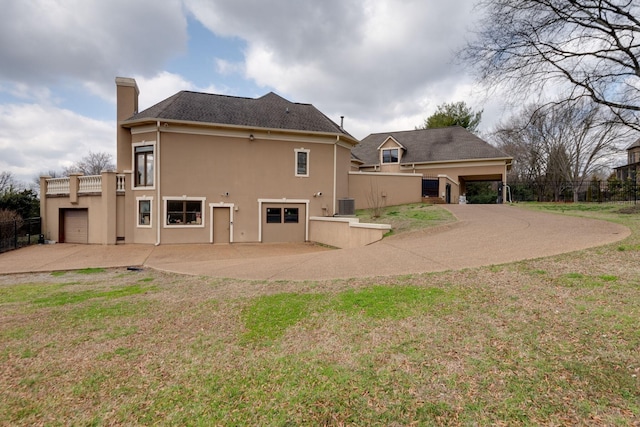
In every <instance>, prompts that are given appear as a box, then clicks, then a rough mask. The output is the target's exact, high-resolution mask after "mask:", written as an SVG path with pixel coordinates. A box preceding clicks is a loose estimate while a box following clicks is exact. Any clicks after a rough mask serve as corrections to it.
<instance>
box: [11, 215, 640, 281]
mask: <svg viewBox="0 0 640 427" xmlns="http://www.w3.org/2000/svg"><path fill="white" fill-rule="evenodd" d="M446 209H448V210H449V211H450V212H451V213H453V214H454V215H455V216H456V217H457V218H458V222H456V223H454V224H450V225H447V226H443V227H438V228H435V229H428V230H423V231H419V232H415V233H409V234H404V235H399V236H392V237H389V238H386V239H384V240H382V241H380V242H377V243H374V244H372V245H369V246H366V247H362V248H355V249H336V250H331V249H326V248H323V247H319V246H316V245H311V244H232V245H204V244H198V245H160V246H152V245H117V246H103V245H71V244H56V245H39V246H31V247H27V248H23V249H20V250H17V251H11V252H7V253H4V254H0V273H21V272H35V271H54V270H71V269H79V268H85V267H126V266H145V267H150V268H154V269H158V270H164V271H171V272H177V273H184V274H193V275H204V276H211V277H229V278H239V279H256V280H322V279H335V278H349V277H370V276H389V275H398V274H413V273H424V272H433V271H444V270H455V269H462V268H469V267H478V266H482V265H492V264H502V263H506V262H512V261H518V260H523V259H531V258H539V257H544V256H550V255H557V254H561V253H565V252H572V251H576V250H580V249H585V248H589V247H594V246H600V245H604V244H607V243H612V242H616V241H619V240H622V239H623V238H625V237H627V236H629V234H630V230H629V229H628V228H626V227H624V226H621V225H618V224H613V223H609V222H605V221H597V220H590V219H583V218H575V217H569V216H561V215H554V214H548V213H541V212H534V211H529V210H525V209H519V208H517V207H513V206H508V205H447V206H446Z"/></svg>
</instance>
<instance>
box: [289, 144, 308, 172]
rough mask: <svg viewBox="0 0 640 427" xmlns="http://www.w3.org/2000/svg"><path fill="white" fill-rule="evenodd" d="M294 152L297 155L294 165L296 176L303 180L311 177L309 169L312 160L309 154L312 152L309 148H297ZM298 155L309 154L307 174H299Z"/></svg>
mask: <svg viewBox="0 0 640 427" xmlns="http://www.w3.org/2000/svg"><path fill="white" fill-rule="evenodd" d="M293 151H294V153H295V154H294V155H295V162H294V163H295V164H294V167H295V169H294V172H295V176H298V177H302V178H308V177H309V167H310V165H309V159H310V158H311V154H309V153H311V150H309V149H308V148H295V149H294V150H293ZM298 153H306V154H307V173H305V174H301V173H298Z"/></svg>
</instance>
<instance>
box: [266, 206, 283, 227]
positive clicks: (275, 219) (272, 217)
mask: <svg viewBox="0 0 640 427" xmlns="http://www.w3.org/2000/svg"><path fill="white" fill-rule="evenodd" d="M281 222H282V209H280V208H267V224H280V223H281Z"/></svg>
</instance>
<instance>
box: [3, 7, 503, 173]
mask: <svg viewBox="0 0 640 427" xmlns="http://www.w3.org/2000/svg"><path fill="white" fill-rule="evenodd" d="M473 3H474V0H449V1H447V2H443V1H441V0H403V1H397V0H396V1H392V0H322V1H315V0H308V1H300V0H295V1H294V0H270V1H264V0H162V2H160V1H158V0H29V1H22V0H0V10H2V13H1V14H0V172H1V171H10V172H12V173H13V174H14V175H15V176H16V177H17V178H18V179H20V180H23V181H32V179H33V177H35V176H37V175H38V174H39V173H41V172H46V171H48V170H60V169H62V168H63V167H65V166H68V165H70V164H71V163H73V162H74V161H77V160H79V159H80V158H81V157H83V156H84V155H86V154H87V153H88V152H89V151H94V152H98V151H100V152H102V151H104V152H108V153H111V154H115V129H116V123H115V83H114V80H115V77H116V76H123V77H134V78H135V79H136V80H137V82H138V86H139V88H140V92H141V93H140V104H141V105H140V108H141V109H144V108H146V107H149V106H151V105H153V104H155V103H156V102H159V101H161V100H163V99H165V98H167V97H168V96H171V95H173V94H174V93H176V92H177V91H180V90H184V89H187V90H196V91H203V92H211V93H221V94H228V95H236V96H247V97H259V96H262V95H264V94H265V93H268V92H269V91H274V92H276V93H278V94H279V95H281V96H283V97H285V98H287V99H289V100H290V101H294V102H305V103H312V104H314V105H315V106H316V107H317V108H318V109H320V110H321V111H322V112H323V113H325V114H326V115H327V116H329V117H330V118H331V119H333V120H334V121H335V122H337V123H339V121H340V116H341V115H343V116H345V128H346V129H347V130H348V131H349V132H350V133H352V134H353V135H354V136H356V137H358V138H364V137H365V136H367V135H368V134H369V133H372V132H383V131H392V130H408V129H414V128H415V126H416V125H419V124H421V123H422V122H423V120H424V118H425V117H427V116H429V115H430V114H432V113H433V112H434V111H435V108H436V106H437V105H440V104H442V103H444V102H454V101H465V102H467V104H468V105H470V106H471V107H472V108H474V109H476V110H478V109H484V111H485V112H484V116H483V123H482V124H481V131H482V130H485V131H486V130H488V129H489V128H490V127H491V126H492V125H493V124H495V123H496V121H497V120H499V119H500V115H501V114H502V112H503V106H501V105H500V103H499V102H497V101H496V100H495V99H494V100H492V99H489V100H485V99H484V96H483V94H482V93H481V92H479V91H478V90H474V85H473V81H472V79H471V77H470V75H469V74H468V73H467V72H465V70H464V68H463V67H462V66H460V65H456V63H455V60H454V53H455V51H456V50H457V49H458V48H459V47H460V46H461V45H462V44H464V42H465V39H466V38H468V37H470V33H469V31H468V30H469V29H470V28H471V27H472V25H473V22H474V21H473V17H474V12H473ZM160 5H161V6H160Z"/></svg>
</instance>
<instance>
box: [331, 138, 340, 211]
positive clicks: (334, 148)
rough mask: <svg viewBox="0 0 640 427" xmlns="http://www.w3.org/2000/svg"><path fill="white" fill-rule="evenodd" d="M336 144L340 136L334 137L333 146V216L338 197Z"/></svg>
mask: <svg viewBox="0 0 640 427" xmlns="http://www.w3.org/2000/svg"><path fill="white" fill-rule="evenodd" d="M338 142H340V135H336V143H335V144H333V215H335V214H336V199H337V198H338V195H337V194H336V192H337V191H338V184H337V182H336V181H337V179H338V178H337V173H338V159H337V157H338Z"/></svg>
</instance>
